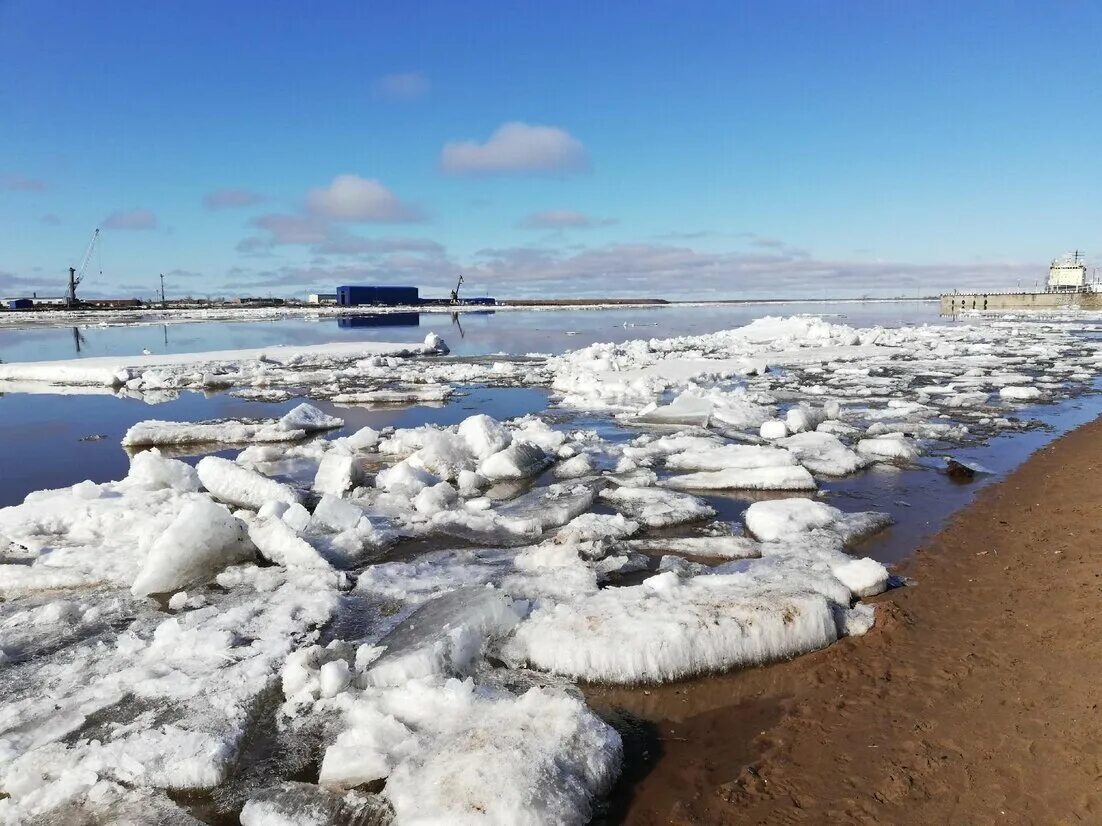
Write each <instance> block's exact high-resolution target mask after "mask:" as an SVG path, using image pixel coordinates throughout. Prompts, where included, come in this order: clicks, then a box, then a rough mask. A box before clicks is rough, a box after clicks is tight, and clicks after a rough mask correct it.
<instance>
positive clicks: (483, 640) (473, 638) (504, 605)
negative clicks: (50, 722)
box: [364, 586, 519, 686]
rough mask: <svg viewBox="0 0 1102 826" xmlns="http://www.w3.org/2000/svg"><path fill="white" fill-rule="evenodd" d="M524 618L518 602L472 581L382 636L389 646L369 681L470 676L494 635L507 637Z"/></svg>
mask: <svg viewBox="0 0 1102 826" xmlns="http://www.w3.org/2000/svg"><path fill="white" fill-rule="evenodd" d="M518 619H519V616H518V613H517V610H516V609H515V608H514V607H513V601H512V600H511V599H510V598H509V597H507V596H505V595H504V594H502V593H501V592H500V591H497V590H493V589H491V588H480V587H477V586H476V587H470V586H468V587H463V588H458V589H456V590H454V591H451V592H449V593H446V594H443V595H441V596H439V597H436V598H435V599H432V600H429V601H428V602H426V603H425V604H424V605H422V606H421V607H420V608H418V609H417V610H416V611H415V612H414V613H413V614H412V615H411V616H410V617H409V619H407V620H406V621H404V622H403V623H401V624H400V625H398V627H397V628H395V629H394V630H393V631H391V632H390V633H389V634H387V635H386V636H385V637H383V638H382V639H381V640H379V643H378V644H379V645H380V646H382V647H384V648H385V649H386V651H385V653H383V655H382V656H380V657H379V658H378V659H377V660H375V661H374V662H373V663H372V664H371V666H370V668H368V670H367V672H366V673H365V674H364V681H365V683H366V684H367V685H373V686H401V685H403V684H404V683H406V682H408V681H409V680H411V679H416V678H419V677H425V676H428V675H430V674H443V675H446V676H453V677H454V676H466V675H467V674H469V673H470V670H471V668H472V667H473V665H474V661H475V659H476V658H477V657H479V656H480V655H481V654H482V652H483V651H484V650H485V648H486V646H487V644H488V643H489V642H490V640H492V639H497V638H500V637H502V636H504V635H505V634H506V633H508V632H509V631H510V630H512V628H513V626H515V625H516V624H517V621H518Z"/></svg>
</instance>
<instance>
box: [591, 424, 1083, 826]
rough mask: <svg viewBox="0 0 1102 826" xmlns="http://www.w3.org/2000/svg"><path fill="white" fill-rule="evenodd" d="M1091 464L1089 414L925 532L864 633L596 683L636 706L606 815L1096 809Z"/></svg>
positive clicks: (871, 819) (668, 819)
mask: <svg viewBox="0 0 1102 826" xmlns="http://www.w3.org/2000/svg"><path fill="white" fill-rule="evenodd" d="M1100 471H1102V419H1099V420H1096V421H1095V422H1093V423H1092V424H1089V425H1086V426H1084V427H1082V428H1080V429H1079V430H1077V431H1074V432H1073V433H1071V434H1069V435H1067V436H1065V437H1064V438H1062V439H1060V440H1058V441H1056V442H1055V443H1053V444H1052V445H1051V446H1049V447H1047V448H1044V449H1042V450H1041V451H1039V452H1038V453H1037V454H1035V455H1034V456H1033V457H1032V458H1031V459H1030V460H1029V461H1028V462H1027V463H1026V464H1025V465H1023V466H1022V467H1021V468H1020V469H1018V470H1017V471H1016V472H1015V473H1014V474H1012V475H1011V476H1010V477H1008V478H1007V479H1006V480H1005V481H1004V482H1003V483H1001V484H999V485H997V486H993V487H991V488H989V489H987V490H985V491H984V492H983V493H981V494H980V496H979V497H978V498H977V500H976V502H975V503H974V504H973V505H972V506H970V507H969V508H967V509H966V510H964V511H963V512H961V513H960V514H959V515H958V516H957V517H956V518H955V519H954V520H953V522H952V523H951V524H950V525H949V526H948V527H947V528H946V529H945V530H944V531H942V533H941V534H939V535H938V536H937V537H936V538H935V539H934V540H933V541H932V542H930V543H928V544H927V545H926V546H925V547H923V548H921V549H919V550H918V551H917V552H916V554H915V555H914V557H913V558H912V559H911V560H910V561H908V562H907V563H905V564H904V565H903V566H902V567H901V568H900V571H899V572H900V573H902V574H904V575H906V576H908V577H911V578H913V580H914V581H915V584H914V585H913V587H907V588H900V589H896V590H894V591H891V592H889V593H887V594H885V595H883V596H882V597H880V598H878V599H877V600H876V602H877V603H878V608H877V610H878V614H877V623H876V627H875V629H874V630H873V631H871V632H870V633H869V634H868V635H867V636H865V637H863V638H859V639H851V640H844V641H842V642H841V643H839V644H837V645H834V646H832V647H831V648H829V649H827V650H825V651H821V652H818V653H816V654H813V655H810V656H807V657H802V658H799V659H797V660H794V661H792V662H788V663H781V664H778V665H775V666H771V667H768V668H762V669H756V670H750V671H746V672H741V673H737V674H731V675H726V676H723V677H718V678H712V679H709V680H700V681H695V682H691V683H683V684H680V685H673V686H665V687H659V688H656V689H652V690H650V691H649V692H648V693H647V694H645V695H642V696H641V697H638V698H635V699H633V698H632V697H631V693H630V692H621V691H614V690H606V691H594V695H595V696H594V699H595V701H596V702H597V703H598V704H599V705H602V706H604V707H606V708H611V707H616V708H619V709H621V710H622V711H623V712H624V713H625V714H627V715H628V716H629V718H630V715H637V716H638V717H639V718H640V723H639V725H638V734H637V737H636V738H635V743H634V746H635V751H636V752H637V756H636V758H635V760H634V763H633V764H629V766H628V772H627V776H628V778H629V783H627V784H625V785H626V787H625V788H624V789H623V790H622V793H621V795H620V796H619V798H618V799H614V800H613V805H612V811H611V812H610V813H609V818H608V819H609V820H610V821H621V820H623V821H624V822H628V823H633V824H648V826H649V824H660V823H661V824H665V823H675V824H712V823H716V824H726V823H740V824H744V823H827V822H832V823H893V824H907V823H916V824H918V823H921V824H932V823H962V824H963V823H968V824H980V823H1099V822H1102V709H1100V707H1099V706H1100V704H1102V634H1100V632H1099V624H1098V623H1099V619H1100V618H1102V564H1100V563H1102V510H1100V505H1102V500H1100V496H1099V494H1100V493H1102V481H1100V478H1102V477H1100V475H1099V473H1100ZM638 693H639V694H641V692H638ZM642 720H647V721H658V722H642Z"/></svg>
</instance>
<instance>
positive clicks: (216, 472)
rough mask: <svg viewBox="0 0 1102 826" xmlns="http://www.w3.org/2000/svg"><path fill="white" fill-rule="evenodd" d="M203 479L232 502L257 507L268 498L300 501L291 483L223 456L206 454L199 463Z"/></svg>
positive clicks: (219, 495) (214, 492)
mask: <svg viewBox="0 0 1102 826" xmlns="http://www.w3.org/2000/svg"><path fill="white" fill-rule="evenodd" d="M195 470H196V472H197V473H198V474H199V480H200V481H201V482H202V483H203V487H205V488H206V489H207V490H208V491H210V493H211V495H213V496H214V497H215V498H217V499H220V500H221V501H223V502H226V503H228V504H231V505H238V506H240V507H243V508H249V509H251V510H257V509H258V508H260V507H261V506H262V505H264V503H265V502H272V501H274V502H287V503H288V504H297V503H298V502H299V499H300V497H299V494H298V491H296V490H295V489H294V488H292V487H291V486H290V485H285V484H283V483H282V482H277V481H276V480H275V479H269V478H268V477H267V476H262V475H261V474H259V473H257V472H256V471H253V470H249V469H248V468H243V467H241V466H240V465H237V464H235V463H233V462H231V461H230V460H229V459H223V458H221V457H220V456H204V457H203V458H202V459H201V460H199V464H198V465H196V466H195Z"/></svg>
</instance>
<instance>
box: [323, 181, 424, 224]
mask: <svg viewBox="0 0 1102 826" xmlns="http://www.w3.org/2000/svg"><path fill="white" fill-rule="evenodd" d="M306 208H307V209H308V210H309V211H310V212H311V213H312V214H313V215H316V216H320V217H323V218H330V219H332V220H334V221H371V222H377V223H403V222H409V221H421V220H424V217H425V216H424V213H423V212H422V211H421V210H420V209H418V208H417V207H414V206H411V205H409V204H406V203H403V202H402V201H401V200H399V198H398V197H397V196H396V195H395V194H394V193H393V192H391V191H390V190H389V189H387V188H386V187H385V186H383V185H382V184H381V183H379V181H377V180H374V179H373V178H361V177H360V176H359V175H350V174H345V175H338V176H337V177H335V178H334V179H333V182H332V183H330V184H329V186H324V187H317V188H315V189H311V190H310V192H309V193H308V194H307V196H306Z"/></svg>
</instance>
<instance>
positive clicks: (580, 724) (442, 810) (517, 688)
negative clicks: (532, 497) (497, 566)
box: [282, 582, 622, 824]
mask: <svg viewBox="0 0 1102 826" xmlns="http://www.w3.org/2000/svg"><path fill="white" fill-rule="evenodd" d="M362 585H363V583H362V582H361V586H362ZM525 611H526V604H525V603H523V602H516V601H514V600H512V599H510V598H509V597H507V596H505V595H504V594H503V593H502V592H501V591H499V590H497V589H493V588H487V587H479V586H471V585H467V586H463V587H459V588H457V589H455V590H452V591H450V592H449V593H446V594H445V595H443V596H436V597H434V598H432V599H430V600H428V601H426V602H424V603H423V604H421V605H420V606H419V607H418V608H417V609H416V610H414V611H413V612H412V613H411V614H408V615H407V616H406V617H405V619H403V620H401V621H400V622H398V624H397V625H396V626H395V627H394V628H393V629H392V630H391V631H390V632H389V633H387V634H385V635H383V636H382V637H381V638H379V639H377V640H376V641H375V642H374V643H373V644H371V643H360V644H358V645H355V644H353V643H345V642H342V641H334V643H332V644H330V645H329V646H327V647H325V648H322V647H321V646H311V647H309V648H305V649H300V650H299V651H298V652H296V653H295V654H293V655H292V656H291V657H290V658H289V659H288V661H287V664H286V666H285V667H284V671H283V680H282V685H283V692H284V696H285V697H286V698H287V699H286V702H285V704H284V708H283V724H284V725H285V726H287V727H288V728H290V729H292V730H294V729H297V728H300V727H303V726H309V725H311V722H312V721H314V720H317V719H319V718H320V719H331V717H332V715H333V714H336V715H337V716H338V717H339V719H340V721H341V725H340V726H339V727H337V729H336V732H335V735H334V736H332V737H331V739H330V740H329V742H328V743H327V744H326V745H325V747H324V754H323V757H322V761H321V769H320V772H319V783H320V784H321V785H322V786H323V787H326V788H329V789H333V790H341V789H347V788H352V787H357V786H361V785H363V784H368V783H373V782H378V781H384V785H383V787H382V790H381V792H380V793H379V794H380V797H381V798H382V799H383V800H385V801H387V802H388V803H389V804H390V806H391V807H392V808H393V811H394V814H395V822H397V823H428V822H432V823H467V822H494V823H531V824H544V823H547V824H552V823H571V824H582V823H586V822H588V821H589V819H590V818H591V817H592V814H593V804H594V802H595V800H596V799H597V798H599V797H600V796H601V795H603V794H605V793H606V792H607V791H608V789H609V788H610V787H611V785H612V783H613V781H614V780H615V778H616V776H617V774H618V772H619V766H620V760H621V754H622V746H621V742H620V737H619V735H618V734H617V733H616V732H615V731H614V730H613V729H612V728H610V727H609V726H608V725H607V724H606V723H604V722H603V721H601V720H600V719H599V718H598V717H596V715H594V714H593V713H592V712H591V711H589V709H587V708H586V707H585V704H584V703H583V702H582V701H581V699H580V698H579V697H578V696H576V695H575V694H574V693H573V692H569V691H566V690H564V689H562V688H558V687H553V686H538V685H537V686H534V687H527V686H524V685H523V684H524V683H525V682H529V683H530V681H529V680H526V679H525V678H523V676H522V675H521V673H519V672H517V673H516V674H514V675H513V676H512V677H509V676H506V677H505V678H504V679H501V678H495V677H494V675H493V673H492V672H490V673H487V672H486V670H485V669H486V664H485V661H484V658H485V657H486V655H487V654H488V653H489V652H490V651H491V649H492V648H493V647H494V646H495V645H496V644H497V642H498V641H500V639H501V638H503V637H504V636H505V635H507V634H508V633H509V632H510V631H511V630H512V629H513V628H514V627H515V626H516V623H517V622H518V621H519V620H520V617H521V616H522V615H523V614H524V612H525ZM506 684H513V685H514V688H513V689H512V690H509V689H506V688H503V686H504V685H506ZM522 755H523V759H520V758H521V756H522Z"/></svg>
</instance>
